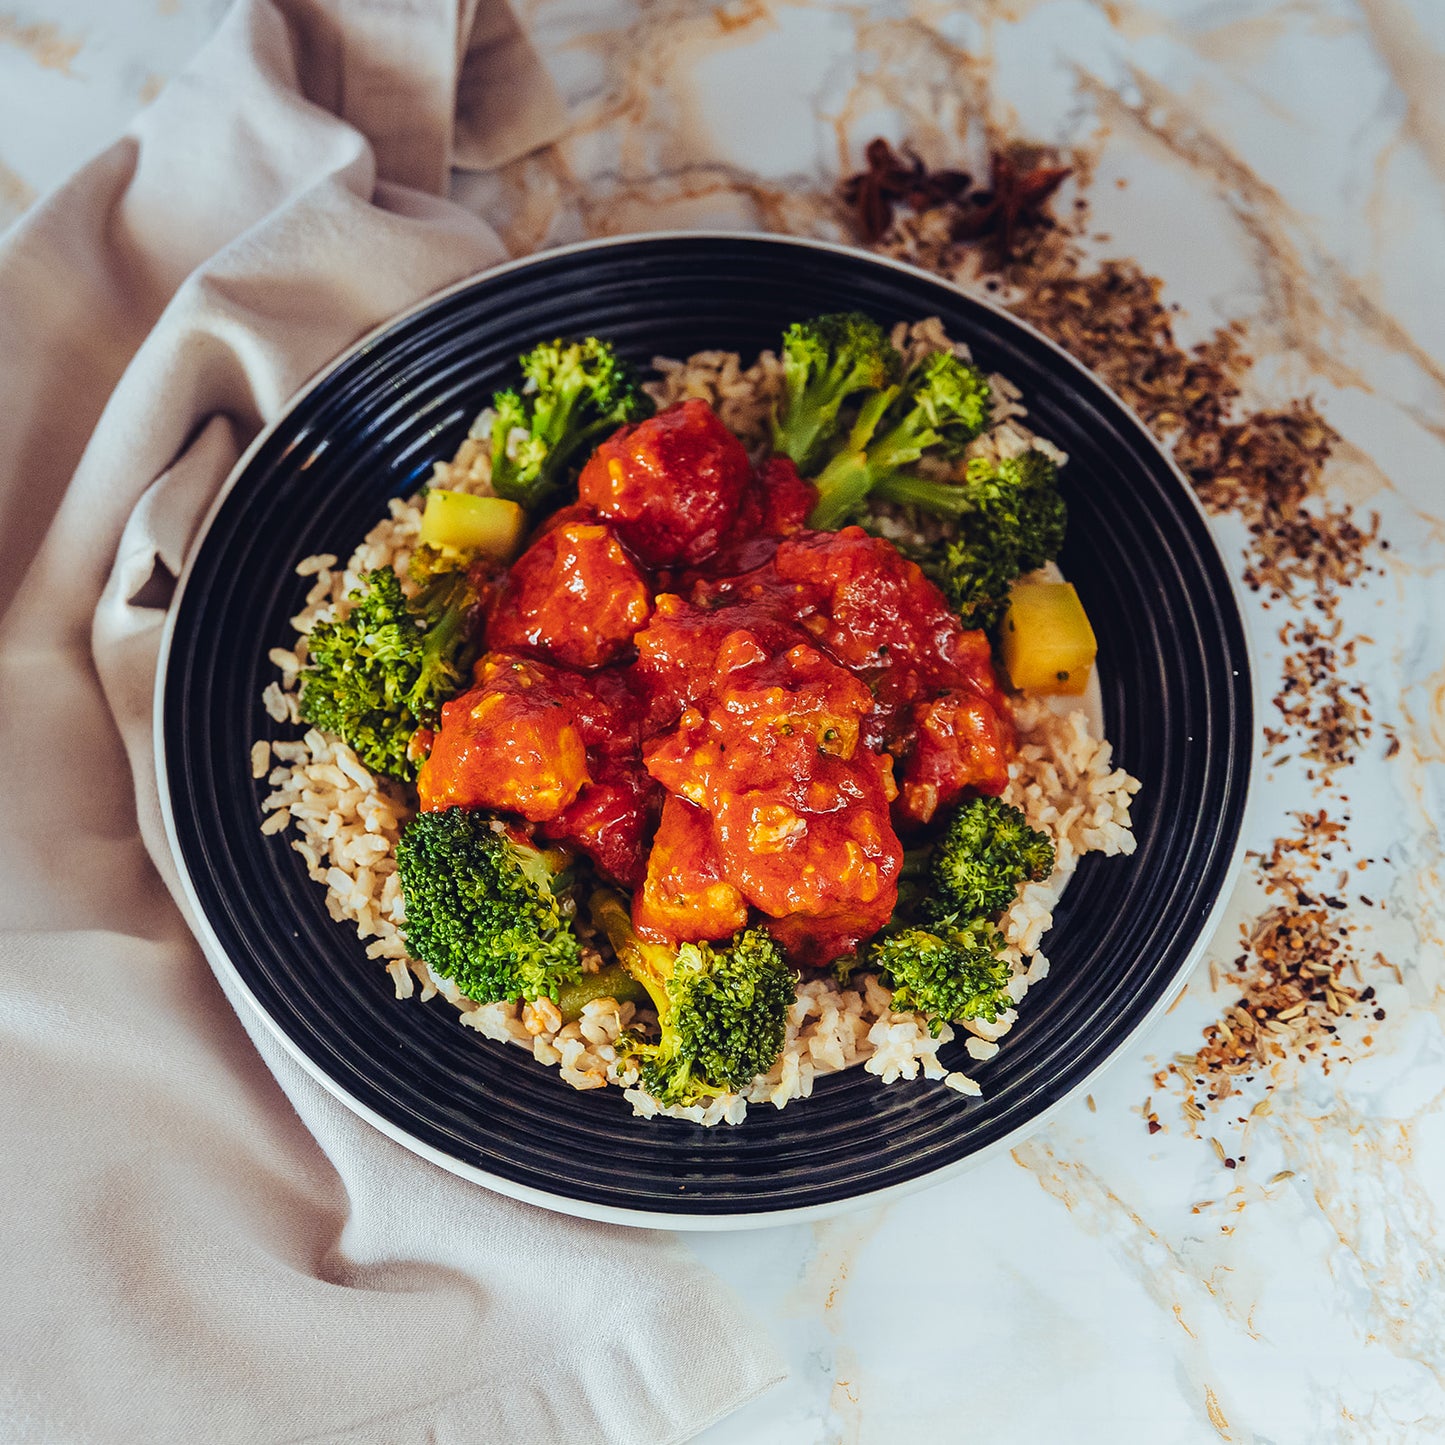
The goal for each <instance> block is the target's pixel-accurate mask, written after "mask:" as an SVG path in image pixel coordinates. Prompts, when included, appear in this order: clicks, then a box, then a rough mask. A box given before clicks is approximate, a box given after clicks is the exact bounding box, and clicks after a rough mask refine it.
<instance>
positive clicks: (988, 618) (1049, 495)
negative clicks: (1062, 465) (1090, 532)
mask: <svg viewBox="0 0 1445 1445" xmlns="http://www.w3.org/2000/svg"><path fill="white" fill-rule="evenodd" d="M1057 483H1058V469H1057V468H1056V467H1055V466H1054V464H1053V462H1052V461H1050V460H1049V458H1048V457H1046V456H1045V455H1044V454H1043V452H1041V451H1036V450H1030V451H1026V452H1024V453H1023V454H1022V455H1020V456H1017V457H1007V458H1005V459H1004V460H1002V461H999V462H991V461H989V460H987V459H986V458H983V457H975V458H974V459H973V460H972V461H971V462H969V464H968V466H967V468H966V469H965V472H964V478H963V481H961V482H958V483H950V482H937V481H930V480H928V479H927V478H925V477H895V478H891V479H889V480H887V481H885V482H883V483H882V484H880V485H879V487H878V488H877V492H876V495H877V496H878V497H879V499H880V500H882V501H889V502H903V503H907V504H908V505H910V506H915V507H922V508H924V509H925V510H927V511H932V512H938V513H942V514H944V515H947V516H952V517H956V518H957V519H958V532H957V535H956V536H955V537H954V538H953V540H952V541H950V542H949V543H948V544H947V546H946V547H945V548H944V550H943V556H942V558H941V560H939V561H938V563H937V565H936V566H935V567H933V568H931V569H930V571H932V572H933V574H934V576H935V578H936V580H937V581H938V582H939V584H940V585H941V586H942V588H943V590H944V592H945V593H946V594H947V596H948V600H949V601H950V603H952V605H953V607H954V609H955V610H956V611H957V612H958V614H959V615H960V616H961V617H962V618H963V621H964V624H965V626H968V627H981V628H989V627H994V626H996V625H997V623H998V622H999V621H1000V620H1001V619H1002V617H1003V614H1004V613H1005V612H1006V611H1007V610H1008V594H1009V588H1010V587H1012V586H1013V584H1014V582H1015V581H1016V580H1017V579H1018V577H1019V576H1021V575H1022V574H1023V573H1025V572H1032V571H1033V570H1034V568H1035V567H1042V566H1043V565H1044V563H1045V562H1051V561H1052V560H1053V559H1054V558H1055V557H1057V556H1058V553H1059V548H1060V547H1062V546H1063V543H1064V528H1065V524H1066V523H1067V520H1068V512H1067V508H1066V507H1065V504H1064V499H1063V497H1062V496H1061V495H1060V494H1059V489H1058V484H1057Z"/></svg>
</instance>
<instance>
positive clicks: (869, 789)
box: [644, 629, 903, 964]
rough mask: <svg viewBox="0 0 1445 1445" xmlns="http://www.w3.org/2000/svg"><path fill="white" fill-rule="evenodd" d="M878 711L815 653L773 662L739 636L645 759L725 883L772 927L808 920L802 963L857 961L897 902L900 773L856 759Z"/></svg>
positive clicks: (868, 758) (799, 649)
mask: <svg viewBox="0 0 1445 1445" xmlns="http://www.w3.org/2000/svg"><path fill="white" fill-rule="evenodd" d="M871 706H872V696H871V694H870V693H869V691H868V689H867V687H866V686H865V685H864V684H863V683H861V682H860V681H859V680H858V679H857V678H855V677H854V676H853V675H852V674H851V673H849V672H848V671H847V670H846V669H845V668H842V667H840V666H839V665H838V664H837V663H836V662H834V661H832V660H831V659H830V658H828V657H826V656H824V655H823V654H822V653H821V652H820V651H818V650H817V649H816V648H813V647H810V646H808V645H806V644H801V643H799V644H795V645H793V646H792V647H790V648H789V649H788V650H787V651H786V652H784V653H781V654H778V655H774V654H773V653H771V652H770V650H769V649H768V648H767V647H766V646H764V645H763V643H762V641H761V640H760V639H759V638H758V637H757V636H756V635H755V634H753V633H751V632H750V631H748V630H745V629H739V630H737V631H734V632H733V633H731V634H729V635H727V636H726V637H725V638H724V639H723V640H722V642H721V643H720V644H719V646H718V647H717V651H716V655H715V659H714V663H713V670H712V687H711V689H710V691H709V692H708V694H707V695H706V696H705V697H702V698H700V699H698V700H697V701H695V702H693V703H692V704H690V705H689V706H688V707H686V708H685V709H684V711H683V713H682V715H681V717H680V719H679V722H678V726H677V728H676V730H675V731H674V732H672V733H671V734H669V735H667V736H665V737H662V738H659V739H656V740H654V741H653V742H651V743H650V744H648V745H647V746H646V747H645V749H644V756H645V758H646V762H647V768H648V771H649V772H650V773H651V774H652V775H653V777H655V778H656V779H657V780H658V781H659V782H661V783H662V784H663V785H664V786H665V787H666V788H667V789H668V790H669V792H670V793H671V794H673V795H675V796H678V797H681V798H683V799H686V800H687V801H688V802H689V803H691V804H692V805H694V806H695V807H696V808H698V809H700V810H701V811H702V812H703V813H704V814H705V815H706V817H707V818H708V820H709V823H710V826H711V830H712V839H713V845H714V848H715V851H716V858H717V863H718V866H719V870H720V876H721V877H722V878H723V879H724V880H725V881H726V882H727V883H729V884H731V885H732V886H733V887H734V888H736V889H737V890H738V892H739V893H740V894H741V896H742V898H743V899H744V900H745V901H746V902H747V903H749V904H751V905H753V906H754V907H756V908H758V909H759V910H760V911H761V912H763V913H765V914H768V915H769V916H770V917H772V918H782V917H784V916H787V915H799V916H801V917H805V918H808V919H810V920H812V925H811V927H810V929H809V931H808V936H807V938H806V939H805V938H804V937H803V936H802V935H801V934H799V935H798V939H797V948H798V952H797V953H796V955H795V956H796V958H797V960H798V961H799V962H805V963H813V964H825V963H828V962H830V961H831V960H832V959H833V958H835V957H838V956H839V955H840V954H843V953H847V952H849V951H851V950H852V949H853V948H854V947H855V946H856V945H857V944H858V943H859V942H860V941H861V940H862V939H864V938H866V937H868V936H869V935H870V934H872V933H874V932H876V931H877V930H878V929H879V928H881V927H882V926H883V924H884V923H886V922H887V920H888V917H889V915H890V914H891V913H892V911H893V906H894V904H895V902H896V901H897V896H898V870H899V868H900V867H901V865H902V857H903V855H902V849H901V847H900V845H899V843H898V839H897V836H896V834H895V833H894V831H893V828H892V825H891V823H890V820H889V804H890V802H891V801H892V798H893V795H894V790H893V786H892V759H891V758H889V757H888V756H887V755H882V754H879V753H876V752H873V751H871V750H870V749H867V748H860V747H859V746H858V742H859V724H860V721H861V719H862V718H863V717H864V716H865V715H866V713H867V712H868V710H869V709H870V707H871Z"/></svg>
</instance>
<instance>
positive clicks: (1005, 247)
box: [951, 151, 1071, 259]
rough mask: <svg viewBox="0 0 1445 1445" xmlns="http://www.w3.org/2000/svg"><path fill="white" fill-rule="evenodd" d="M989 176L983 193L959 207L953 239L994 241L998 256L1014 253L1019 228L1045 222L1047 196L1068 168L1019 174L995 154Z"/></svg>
mask: <svg viewBox="0 0 1445 1445" xmlns="http://www.w3.org/2000/svg"><path fill="white" fill-rule="evenodd" d="M991 162H992V165H991V175H990V177H989V188H988V190H986V191H975V192H973V193H972V194H971V195H970V196H968V197H967V198H966V200H965V203H964V204H963V205H961V206H960V207H959V208H958V214H957V215H956V216H954V218H953V223H952V228H951V229H952V234H953V236H954V238H955V239H956V240H960V241H970V240H981V239H983V238H984V237H991V238H996V239H997V241H998V248H999V252H1000V254H1001V255H1002V256H1003V257H1004V258H1005V259H1006V258H1008V257H1009V256H1011V255H1012V254H1013V248H1014V238H1015V236H1016V235H1017V233H1018V230H1019V228H1020V226H1026V225H1038V224H1040V223H1045V224H1046V223H1047V221H1048V217H1047V215H1046V213H1045V211H1044V207H1045V205H1046V204H1047V202H1048V200H1049V197H1050V196H1052V195H1053V193H1054V192H1055V191H1056V190H1058V188H1059V187H1060V186H1061V185H1062V184H1063V183H1064V180H1065V179H1066V177H1068V175H1069V174H1070V172H1071V167H1069V166H1031V167H1029V168H1028V169H1027V170H1023V171H1021V170H1020V169H1019V168H1018V167H1017V166H1016V165H1015V164H1014V162H1013V161H1012V160H1010V159H1009V157H1008V156H1006V155H1003V154H1001V153H1000V152H998V151H995V152H994V153H993V156H992V158H991Z"/></svg>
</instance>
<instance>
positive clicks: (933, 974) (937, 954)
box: [869, 918, 1013, 1035]
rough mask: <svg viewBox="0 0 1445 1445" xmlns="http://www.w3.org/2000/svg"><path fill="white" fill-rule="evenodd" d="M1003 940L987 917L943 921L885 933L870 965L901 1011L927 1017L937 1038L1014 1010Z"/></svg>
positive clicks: (894, 1006) (875, 944) (876, 945)
mask: <svg viewBox="0 0 1445 1445" xmlns="http://www.w3.org/2000/svg"><path fill="white" fill-rule="evenodd" d="M1002 948H1003V939H1002V938H1001V937H1000V936H999V934H998V932H997V930H996V929H995V928H994V926H993V925H992V924H991V923H989V922H987V921H986V920H984V919H981V918H975V919H970V920H968V921H966V922H958V921H956V920H948V921H944V920H940V921H939V922H938V923H936V924H935V925H934V926H933V927H932V928H925V927H922V926H915V927H909V928H900V929H897V930H895V931H892V932H889V933H887V934H885V935H884V936H883V937H882V938H880V939H878V940H877V942H875V943H874V944H873V946H872V948H871V949H870V950H869V961H870V962H871V963H872V965H873V966H874V967H875V968H876V969H877V970H878V972H879V973H880V974H881V975H882V977H883V982H884V983H886V984H887V985H888V987H889V988H891V989H892V990H893V1004H892V1007H893V1008H894V1010H895V1011H896V1012H899V1013H904V1012H910V1011H912V1012H917V1013H921V1014H924V1015H926V1016H927V1018H928V1020H929V1023H930V1026H931V1028H932V1030H933V1033H934V1034H935V1035H937V1034H938V1033H939V1032H940V1031H941V1030H942V1028H943V1025H944V1024H945V1023H953V1022H956V1021H957V1020H960V1019H987V1020H989V1021H990V1022H992V1021H993V1020H994V1019H996V1018H997V1017H998V1016H999V1014H1001V1013H1002V1012H1004V1010H1005V1009H1009V1008H1012V1007H1013V1000H1012V999H1011V998H1010V997H1009V993H1008V980H1009V966H1008V961H1007V960H1006V959H1005V958H1003V957H1002Z"/></svg>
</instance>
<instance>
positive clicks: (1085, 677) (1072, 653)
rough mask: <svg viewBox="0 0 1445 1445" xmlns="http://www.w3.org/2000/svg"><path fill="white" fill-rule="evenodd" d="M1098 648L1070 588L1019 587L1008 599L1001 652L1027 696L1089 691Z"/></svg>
mask: <svg viewBox="0 0 1445 1445" xmlns="http://www.w3.org/2000/svg"><path fill="white" fill-rule="evenodd" d="M1098 650H1099V644H1098V643H1097V642H1096V641H1095V640H1094V629H1093V628H1092V627H1090V626H1089V619H1088V617H1087V615H1086V614H1085V612H1084V605H1083V603H1081V602H1080V601H1079V594H1078V593H1077V592H1075V591H1074V587H1073V583H1071V582H1020V583H1019V584H1018V585H1017V586H1016V587H1015V588H1014V589H1013V592H1012V593H1011V594H1010V596H1009V609H1008V614H1007V616H1005V618H1004V620H1003V635H1002V652H1003V662H1004V666H1005V667H1006V668H1007V669H1008V675H1009V680H1010V681H1011V682H1012V683H1013V685H1014V686H1015V687H1016V688H1018V689H1019V690H1020V691H1022V692H1047V693H1067V694H1069V695H1071V696H1078V695H1079V694H1080V693H1082V692H1083V690H1084V689H1085V688H1086V687H1087V686H1088V685H1089V671H1090V669H1091V668H1092V667H1093V665H1094V657H1095V655H1096V654H1097V652H1098Z"/></svg>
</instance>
